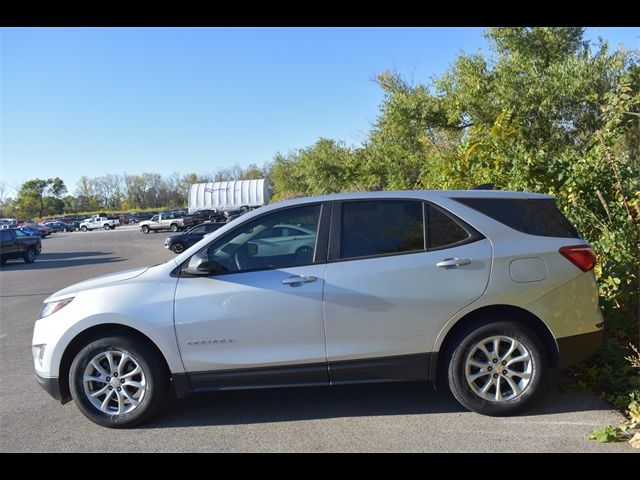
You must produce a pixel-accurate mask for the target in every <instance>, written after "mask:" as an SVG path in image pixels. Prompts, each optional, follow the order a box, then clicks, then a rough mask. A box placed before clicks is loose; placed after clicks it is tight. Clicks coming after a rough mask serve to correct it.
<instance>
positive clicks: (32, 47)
mask: <svg viewBox="0 0 640 480" xmlns="http://www.w3.org/2000/svg"><path fill="white" fill-rule="evenodd" d="M482 32H483V29H481V28H3V29H1V32H0V48H1V64H0V68H1V70H0V82H1V87H0V88H1V90H0V92H1V97H0V113H1V118H0V120H1V125H0V135H1V137H0V142H1V150H0V154H1V158H0V177H1V180H2V181H3V182H4V183H5V184H6V185H7V186H8V187H9V188H8V189H7V193H8V194H9V196H11V195H13V194H14V190H13V188H12V187H17V186H19V185H20V184H21V183H22V182H23V181H25V180H28V179H30V178H35V177H40V178H48V177H54V176H59V177H61V178H62V179H63V180H64V181H65V183H66V185H67V187H68V188H69V190H70V191H71V192H73V190H74V189H75V185H76V182H77V180H78V178H79V177H80V176H82V175H87V176H89V177H95V176H99V175H105V174H107V173H124V172H127V173H130V174H134V173H142V172H144V171H151V172H158V173H161V174H163V175H168V174H171V173H173V172H175V171H177V172H179V173H187V172H192V171H195V172H197V173H205V172H213V171H215V170H217V169H219V168H224V167H229V166H232V165H234V164H236V163H237V164H239V165H241V166H246V165H248V164H249V163H257V164H258V165H262V164H263V163H264V162H266V161H269V160H271V159H273V156H274V155H275V154H276V152H282V153H286V152H288V151H291V150H294V149H297V148H301V147H305V146H309V145H311V144H313V143H314V142H315V141H316V140H317V139H318V138H319V137H329V138H334V139H340V140H344V141H345V142H347V143H348V144H358V143H359V142H361V141H362V140H363V139H364V138H365V137H366V135H367V132H368V130H369V129H370V126H371V123H372V122H373V121H374V120H375V118H376V115H377V113H378V108H379V105H380V102H381V100H382V92H381V91H380V89H379V88H378V87H377V86H376V85H375V83H374V82H373V81H372V79H373V78H374V77H375V75H376V74H378V73H380V72H382V71H383V70H385V69H391V70H395V71H398V72H400V73H402V74H403V75H404V76H405V78H409V79H411V78H413V79H414V81H415V82H416V83H418V82H426V81H428V79H429V78H430V77H431V76H433V75H438V74H440V73H442V72H443V71H444V70H445V69H446V68H447V67H448V66H449V65H450V64H451V63H452V62H453V60H454V59H455V58H456V56H457V55H458V54H459V53H460V52H461V51H465V52H468V53H471V52H476V51H478V50H480V49H486V48H487V44H486V41H485V39H484V37H483V36H482ZM598 36H602V37H603V38H605V39H606V40H607V41H609V42H610V44H611V45H612V46H615V45H617V44H622V45H624V46H625V47H626V48H640V28H589V29H588V30H587V37H588V38H590V39H595V38H597V37H598Z"/></svg>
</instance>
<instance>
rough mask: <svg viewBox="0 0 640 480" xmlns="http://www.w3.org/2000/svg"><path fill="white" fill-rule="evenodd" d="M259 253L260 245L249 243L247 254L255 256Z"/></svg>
mask: <svg viewBox="0 0 640 480" xmlns="http://www.w3.org/2000/svg"><path fill="white" fill-rule="evenodd" d="M257 254H258V245H256V244H255V243H251V242H249V243H247V255H249V256H250V257H255V256H256V255H257Z"/></svg>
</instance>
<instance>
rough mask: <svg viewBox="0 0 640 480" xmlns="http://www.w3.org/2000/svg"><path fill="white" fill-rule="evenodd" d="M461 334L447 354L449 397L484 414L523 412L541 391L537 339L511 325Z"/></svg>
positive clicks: (488, 326)
mask: <svg viewBox="0 0 640 480" xmlns="http://www.w3.org/2000/svg"><path fill="white" fill-rule="evenodd" d="M484 323H485V324H484V325H482V326H480V327H477V324H476V326H475V328H468V329H466V330H465V331H463V332H461V333H460V334H459V335H458V336H457V338H456V339H455V340H456V341H455V342H454V347H453V349H452V351H451V352H450V354H449V362H448V370H447V377H448V382H449V388H450V389H451V392H452V393H453V396H454V397H455V398H456V399H457V400H458V401H459V402H460V403H461V404H462V405H463V406H465V407H466V408H468V409H469V410H472V411H474V412H477V413H480V414H483V415H492V416H500V415H509V414H512V413H516V412H518V411H520V410H522V409H523V408H524V407H525V406H526V404H528V403H529V402H530V401H531V400H532V398H533V397H534V396H535V394H536V393H537V391H538V390H539V387H540V384H541V381H542V376H543V373H544V367H545V358H544V351H543V349H542V348H541V347H540V343H539V340H538V338H537V337H536V335H535V334H534V333H533V332H531V331H530V330H529V329H527V328H526V327H524V326H522V325H518V324H516V323H515V322H508V321H501V320H500V321H491V320H487V321H485V322H484Z"/></svg>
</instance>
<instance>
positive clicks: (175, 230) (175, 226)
mask: <svg viewBox="0 0 640 480" xmlns="http://www.w3.org/2000/svg"><path fill="white" fill-rule="evenodd" d="M171 231H172V232H177V231H178V225H177V224H175V223H172V224H171Z"/></svg>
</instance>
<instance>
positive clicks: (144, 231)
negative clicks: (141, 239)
mask: <svg viewBox="0 0 640 480" xmlns="http://www.w3.org/2000/svg"><path fill="white" fill-rule="evenodd" d="M142 233H144V234H147V233H149V227H148V226H146V225H143V226H142Z"/></svg>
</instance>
